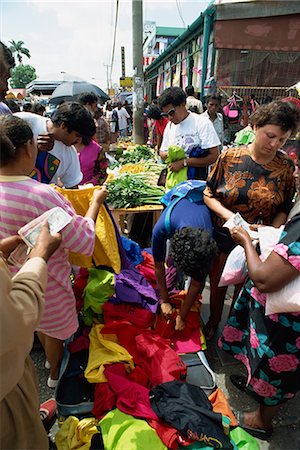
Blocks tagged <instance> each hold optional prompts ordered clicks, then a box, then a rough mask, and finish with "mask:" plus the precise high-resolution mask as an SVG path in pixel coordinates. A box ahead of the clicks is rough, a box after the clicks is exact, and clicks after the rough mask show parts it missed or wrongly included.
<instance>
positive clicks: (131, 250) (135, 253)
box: [121, 236, 144, 266]
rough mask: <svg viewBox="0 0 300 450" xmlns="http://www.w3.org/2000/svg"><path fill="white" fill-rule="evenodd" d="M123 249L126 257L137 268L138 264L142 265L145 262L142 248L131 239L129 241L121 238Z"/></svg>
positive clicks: (123, 237)
mask: <svg viewBox="0 0 300 450" xmlns="http://www.w3.org/2000/svg"><path fill="white" fill-rule="evenodd" d="M121 239H122V244H123V248H124V250H125V253H126V256H127V258H128V259H129V261H130V262H131V263H132V264H133V265H134V266H137V265H138V264H141V262H143V261H144V258H143V255H142V251H141V248H140V246H139V244H137V243H136V242H134V241H132V240H131V239H128V238H127V237H125V236H121Z"/></svg>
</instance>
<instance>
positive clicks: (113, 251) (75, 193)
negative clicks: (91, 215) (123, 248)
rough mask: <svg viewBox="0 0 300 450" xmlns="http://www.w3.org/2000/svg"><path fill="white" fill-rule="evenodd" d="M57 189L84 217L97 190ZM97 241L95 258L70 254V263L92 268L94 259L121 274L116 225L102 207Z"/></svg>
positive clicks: (98, 222)
mask: <svg viewBox="0 0 300 450" xmlns="http://www.w3.org/2000/svg"><path fill="white" fill-rule="evenodd" d="M55 189H56V190H57V191H58V192H59V193H60V194H62V195H63V196H64V197H65V198H66V199H67V200H69V202H70V203H71V204H72V206H73V208H74V209H75V211H76V213H77V214H80V215H81V216H84V215H85V214H86V212H87V210H88V209H89V206H90V203H91V201H92V199H93V194H94V191H95V189H101V187H100V186H93V187H91V188H86V189H65V188H60V187H58V186H55ZM95 232H96V239H95V248H94V253H93V256H84V255H79V254H76V253H70V262H71V264H75V265H76V266H80V267H92V266H93V263H92V259H93V260H94V262H95V265H96V266H108V267H112V268H113V270H114V272H115V273H120V270H121V258H120V254H119V248H118V241H117V237H116V232H115V228H114V224H113V222H112V220H111V218H110V216H109V214H108V212H107V210H106V208H105V206H104V205H102V206H101V208H100V211H99V214H98V217H97V220H96V225H95Z"/></svg>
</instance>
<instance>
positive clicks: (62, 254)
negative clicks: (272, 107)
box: [0, 176, 95, 340]
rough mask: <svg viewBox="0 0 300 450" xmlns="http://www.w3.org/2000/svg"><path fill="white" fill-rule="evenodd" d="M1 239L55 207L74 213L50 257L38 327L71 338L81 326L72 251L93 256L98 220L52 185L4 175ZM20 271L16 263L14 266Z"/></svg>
mask: <svg viewBox="0 0 300 450" xmlns="http://www.w3.org/2000/svg"><path fill="white" fill-rule="evenodd" d="M0 206H1V207H0V239H2V238H5V237H8V236H12V235H14V234H16V233H17V231H18V230H19V229H20V228H21V227H22V226H24V225H25V224H27V223H28V222H30V221H31V220H33V219H35V218H36V217H38V216H40V215H41V214H43V213H44V212H46V211H48V210H49V209H51V208H54V207H56V206H60V207H61V208H63V209H64V210H65V211H66V212H67V213H68V214H70V215H71V216H72V221H71V222H70V223H69V224H68V225H67V226H66V227H65V228H64V229H63V230H62V232H61V234H62V243H61V245H60V247H59V248H58V249H57V250H56V252H55V253H54V254H53V255H52V257H51V258H50V259H49V261H48V285H47V289H46V292H45V311H44V315H43V317H42V320H41V322H40V323H39V326H38V328H37V330H38V331H41V332H42V333H45V334H46V335H48V336H51V337H55V338H57V339H62V340H64V339H67V338H68V337H70V336H71V335H72V334H73V333H74V332H75V331H76V329H77V327H78V320H77V314H76V308H75V297H74V294H73V290H72V286H71V282H70V273H71V265H70V263H69V261H68V252H69V251H72V252H76V253H82V254H83V255H87V256H90V255H91V254H92V253H93V249H94V242H95V224H94V221H93V220H91V219H89V218H88V219H86V218H83V217H81V216H78V215H77V214H76V213H75V211H74V209H73V207H72V206H71V204H70V203H69V202H68V200H66V199H65V198H64V197H63V196H62V195H61V194H59V193H58V192H56V191H55V190H54V189H53V188H52V187H51V186H49V185H46V184H42V183H39V182H37V181H35V180H32V179H31V178H28V177H26V176H18V177H11V176H0ZM11 271H12V273H16V272H17V271H18V269H17V268H16V267H12V268H11Z"/></svg>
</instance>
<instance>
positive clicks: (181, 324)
mask: <svg viewBox="0 0 300 450" xmlns="http://www.w3.org/2000/svg"><path fill="white" fill-rule="evenodd" d="M184 327H185V323H184V320H183V319H182V317H181V316H180V315H179V314H178V316H177V317H176V322H175V330H176V331H182V330H183V329H184Z"/></svg>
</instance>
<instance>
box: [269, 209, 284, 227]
mask: <svg viewBox="0 0 300 450" xmlns="http://www.w3.org/2000/svg"><path fill="white" fill-rule="evenodd" d="M286 219H287V214H286V213H284V212H280V213H278V214H277V215H276V216H275V217H274V219H273V222H272V227H275V228H279V227H281V225H284V224H285V222H286Z"/></svg>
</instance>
